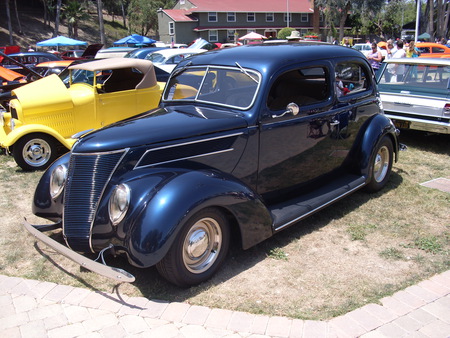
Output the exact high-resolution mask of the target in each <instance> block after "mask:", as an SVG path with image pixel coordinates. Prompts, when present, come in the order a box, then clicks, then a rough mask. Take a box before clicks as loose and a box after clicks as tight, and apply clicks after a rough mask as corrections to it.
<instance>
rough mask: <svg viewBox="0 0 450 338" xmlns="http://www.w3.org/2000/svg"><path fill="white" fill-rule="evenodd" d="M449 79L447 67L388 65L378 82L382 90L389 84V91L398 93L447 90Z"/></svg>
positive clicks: (449, 69)
mask: <svg viewBox="0 0 450 338" xmlns="http://www.w3.org/2000/svg"><path fill="white" fill-rule="evenodd" d="M449 79H450V67H449V66H444V65H443V66H435V65H420V64H414V65H409V64H396V63H389V64H388V65H387V67H386V69H385V71H384V72H383V75H382V76H381V78H380V80H379V86H380V88H382V87H383V86H386V85H388V84H389V88H390V89H391V90H392V89H394V90H395V88H396V89H398V91H399V92H400V91H401V90H405V89H409V90H412V89H417V90H420V91H425V90H427V89H433V88H434V89H443V90H447V89H448V88H449V85H450V83H449Z"/></svg>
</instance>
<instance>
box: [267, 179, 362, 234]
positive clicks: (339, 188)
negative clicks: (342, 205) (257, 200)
mask: <svg viewBox="0 0 450 338" xmlns="http://www.w3.org/2000/svg"><path fill="white" fill-rule="evenodd" d="M365 184H366V177H365V176H357V175H346V176H342V177H339V178H338V179H336V180H334V181H332V182H331V183H330V184H328V185H326V186H323V187H321V188H320V189H317V190H314V191H313V192H311V193H308V194H306V195H301V196H299V197H297V198H294V199H292V200H289V201H287V202H283V203H280V204H276V205H273V206H272V207H271V208H270V212H271V214H272V217H273V228H274V231H275V232H277V231H280V230H282V229H283V228H285V227H287V226H289V225H291V224H293V223H295V222H298V221H300V220H302V219H303V218H305V217H307V216H309V215H311V214H312V213H314V212H316V211H318V210H320V209H322V208H324V207H326V206H328V205H330V204H332V203H334V202H336V201H337V200H339V199H341V198H343V197H345V196H347V195H348V194H350V193H352V192H354V191H356V190H358V189H360V188H362V187H363V186H364V185H365Z"/></svg>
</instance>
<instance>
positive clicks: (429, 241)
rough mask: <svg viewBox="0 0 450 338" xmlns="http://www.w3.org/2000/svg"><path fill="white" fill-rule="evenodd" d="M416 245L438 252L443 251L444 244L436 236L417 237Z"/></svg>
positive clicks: (427, 250) (431, 251)
mask: <svg viewBox="0 0 450 338" xmlns="http://www.w3.org/2000/svg"><path fill="white" fill-rule="evenodd" d="M414 245H415V246H416V247H417V248H418V249H420V250H423V251H426V252H430V253H433V254H437V253H439V252H441V251H442V244H441V243H440V241H439V239H438V238H437V237H436V236H426V237H419V238H416V240H415V241H414Z"/></svg>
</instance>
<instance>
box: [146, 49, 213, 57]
mask: <svg viewBox="0 0 450 338" xmlns="http://www.w3.org/2000/svg"><path fill="white" fill-rule="evenodd" d="M203 52H207V49H198V48H168V49H162V50H158V51H155V52H154V53H155V54H161V55H163V56H164V57H171V56H174V55H183V54H195V53H203Z"/></svg>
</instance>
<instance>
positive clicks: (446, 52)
mask: <svg viewBox="0 0 450 338" xmlns="http://www.w3.org/2000/svg"><path fill="white" fill-rule="evenodd" d="M416 47H417V48H418V49H419V51H420V53H421V54H420V57H422V58H441V57H450V48H449V47H447V46H446V45H442V44H440V43H435V42H418V43H416Z"/></svg>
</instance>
